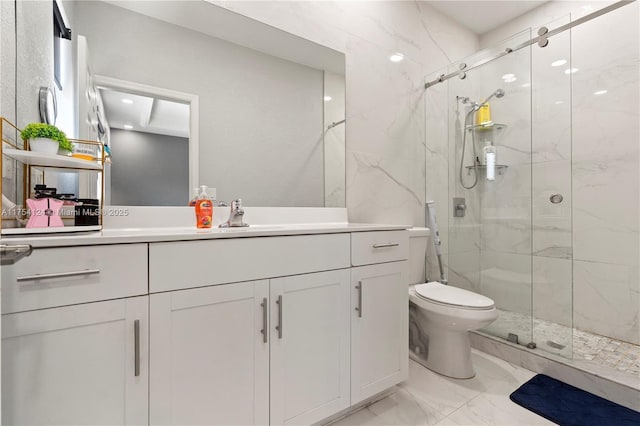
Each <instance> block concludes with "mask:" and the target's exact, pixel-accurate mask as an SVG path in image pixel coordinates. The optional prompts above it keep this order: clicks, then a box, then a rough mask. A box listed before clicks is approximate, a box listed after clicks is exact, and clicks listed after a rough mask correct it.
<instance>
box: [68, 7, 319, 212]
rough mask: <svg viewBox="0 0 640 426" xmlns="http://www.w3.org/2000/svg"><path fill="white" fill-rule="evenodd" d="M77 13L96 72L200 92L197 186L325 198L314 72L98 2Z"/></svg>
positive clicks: (291, 198) (279, 199)
mask: <svg viewBox="0 0 640 426" xmlns="http://www.w3.org/2000/svg"><path fill="white" fill-rule="evenodd" d="M76 16H77V19H76V29H75V32H76V34H82V35H84V36H86V37H87V40H88V43H89V46H90V48H91V52H92V66H93V72H94V73H95V74H98V75H106V76H108V77H114V78H118V79H122V80H128V81H134V82H140V83H144V84H148V85H152V86H158V87H163V88H168V89H173V90H177V91H181V92H187V93H192V94H196V95H198V96H199V97H200V101H199V102H200V184H206V185H209V186H210V187H215V188H217V191H218V199H219V200H227V201H229V200H231V199H233V198H238V197H240V198H242V199H243V201H244V203H245V204H246V205H253V206H256V205H257V206H300V207H302V206H309V207H311V206H316V207H317V206H323V205H324V177H323V149H322V136H323V128H322V125H323V121H322V114H323V92H322V89H323V75H322V72H321V71H320V70H317V69H313V68H309V67H306V66H302V65H298V64H295V63H292V62H288V61H285V60H282V59H278V58H275V57H272V56H268V55H265V54H262V53H259V52H256V51H253V50H250V49H247V48H243V47H240V46H238V45H234V44H231V43H228V42H225V41H223V40H220V39H216V38H213V37H209V36H206V35H203V34H201V33H197V32H193V31H189V30H187V29H185V28H182V27H178V26H175V25H171V24H167V23H165V22H162V21H158V20H155V19H152V18H148V17H145V16H142V15H138V14H135V13H131V12H129V11H126V10H124V9H121V8H118V7H115V6H112V5H108V4H104V3H99V2H80V3H77V5H76ZM98 16H99V17H100V19H96V17H98ZM239 111H241V113H239ZM189 195H190V194H186V195H185V196H186V197H188V196H189Z"/></svg>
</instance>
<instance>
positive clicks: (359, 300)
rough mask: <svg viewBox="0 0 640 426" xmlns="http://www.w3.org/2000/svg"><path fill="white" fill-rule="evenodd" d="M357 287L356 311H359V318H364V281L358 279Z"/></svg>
mask: <svg viewBox="0 0 640 426" xmlns="http://www.w3.org/2000/svg"><path fill="white" fill-rule="evenodd" d="M356 289H357V290H358V306H356V311H358V318H362V281H358V285H357V286H356Z"/></svg>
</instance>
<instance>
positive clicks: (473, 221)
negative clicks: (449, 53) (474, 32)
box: [425, 17, 573, 357]
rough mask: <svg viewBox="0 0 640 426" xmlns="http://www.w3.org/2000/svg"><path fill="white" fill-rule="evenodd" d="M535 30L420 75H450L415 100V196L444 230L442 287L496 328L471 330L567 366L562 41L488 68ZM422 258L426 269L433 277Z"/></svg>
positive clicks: (565, 45) (567, 195) (567, 168)
mask: <svg viewBox="0 0 640 426" xmlns="http://www.w3.org/2000/svg"><path fill="white" fill-rule="evenodd" d="M567 22H569V17H566V18H563V19H560V20H557V21H554V22H551V23H549V24H547V25H546V26H547V27H549V28H556V27H558V26H561V25H563V24H565V23H567ZM537 31H538V28H531V29H527V30H526V31H523V32H521V33H519V34H516V35H515V36H513V37H512V38H510V39H508V40H505V41H504V42H503V43H501V44H500V45H499V46H495V47H494V48H491V49H487V50H483V51H481V52H479V53H477V54H475V55H473V56H471V57H468V58H465V59H463V60H461V61H457V62H455V63H452V64H450V65H449V66H448V67H447V69H444V70H440V71H438V72H436V73H433V74H431V75H429V76H427V78H426V81H427V82H431V81H434V80H436V79H437V78H438V77H439V76H440V75H443V74H445V75H446V74H449V73H451V72H454V71H459V70H461V73H460V75H459V76H457V77H453V78H451V79H449V80H446V81H444V82H442V83H438V84H434V85H431V86H430V87H428V88H427V90H426V93H425V102H426V135H427V194H426V195H427V200H436V203H437V209H438V213H439V216H438V217H439V221H440V224H439V225H440V228H441V231H442V230H444V232H441V237H442V240H443V242H442V243H443V249H444V251H445V253H446V254H445V256H444V263H445V264H446V267H447V275H448V281H449V284H450V285H453V286H456V287H460V288H464V289H468V290H471V291H474V292H476V293H480V294H482V295H485V296H488V297H490V298H492V299H493V300H494V301H495V304H496V307H497V308H498V311H499V317H498V319H497V320H496V321H495V322H494V323H492V324H491V325H489V326H487V327H486V328H485V329H483V330H481V332H484V333H488V334H490V335H493V336H496V337H500V338H503V339H506V340H508V341H511V342H513V343H517V344H520V345H526V346H528V347H530V348H534V347H537V348H539V349H543V350H545V351H548V352H552V353H556V354H559V355H562V356H566V357H570V356H571V353H572V338H573V336H572V333H573V312H572V309H573V300H572V294H573V291H572V285H573V284H572V283H573V277H572V273H573V271H572V266H571V265H572V262H571V261H572V256H573V253H572V217H571V216H572V206H571V204H572V199H571V198H572V197H571V195H572V191H571V155H572V146H571V144H572V138H571V79H572V68H571V52H570V49H571V46H570V35H569V32H568V31H567V32H565V33H562V34H559V35H556V36H554V37H553V39H552V40H550V43H549V44H548V45H547V46H546V47H544V48H541V47H539V46H538V45H536V44H533V45H531V46H528V47H525V48H521V49H519V50H517V51H513V52H512V53H509V54H508V55H504V56H502V57H499V58H498V59H492V58H495V56H496V55H498V54H499V53H500V52H504V51H505V49H508V48H513V47H514V46H518V45H520V44H521V43H524V42H527V41H528V40H530V39H531V38H532V37H535V36H536V35H537ZM554 63H555V64H556V65H553V66H550V64H554ZM487 100H488V101H487ZM432 254H433V253H430V256H429V259H430V261H429V265H428V268H429V271H430V276H432V277H437V272H436V271H437V266H436V264H435V263H433V259H434V256H433V255H432Z"/></svg>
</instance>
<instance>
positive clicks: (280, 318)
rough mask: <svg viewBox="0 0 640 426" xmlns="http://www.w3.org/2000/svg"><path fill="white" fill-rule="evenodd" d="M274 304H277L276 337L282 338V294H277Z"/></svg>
mask: <svg viewBox="0 0 640 426" xmlns="http://www.w3.org/2000/svg"><path fill="white" fill-rule="evenodd" d="M276 305H278V325H276V330H278V339H282V295H280V296H278V300H276Z"/></svg>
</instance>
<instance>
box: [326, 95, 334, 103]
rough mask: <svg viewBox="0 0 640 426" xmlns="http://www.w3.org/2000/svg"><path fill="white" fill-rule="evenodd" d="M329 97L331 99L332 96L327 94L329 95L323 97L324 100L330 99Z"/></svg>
mask: <svg viewBox="0 0 640 426" xmlns="http://www.w3.org/2000/svg"><path fill="white" fill-rule="evenodd" d="M331 99H333V98H332V97H331V96H329V95H326V96H325V97H324V101H325V102H328V101H330V100H331Z"/></svg>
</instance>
